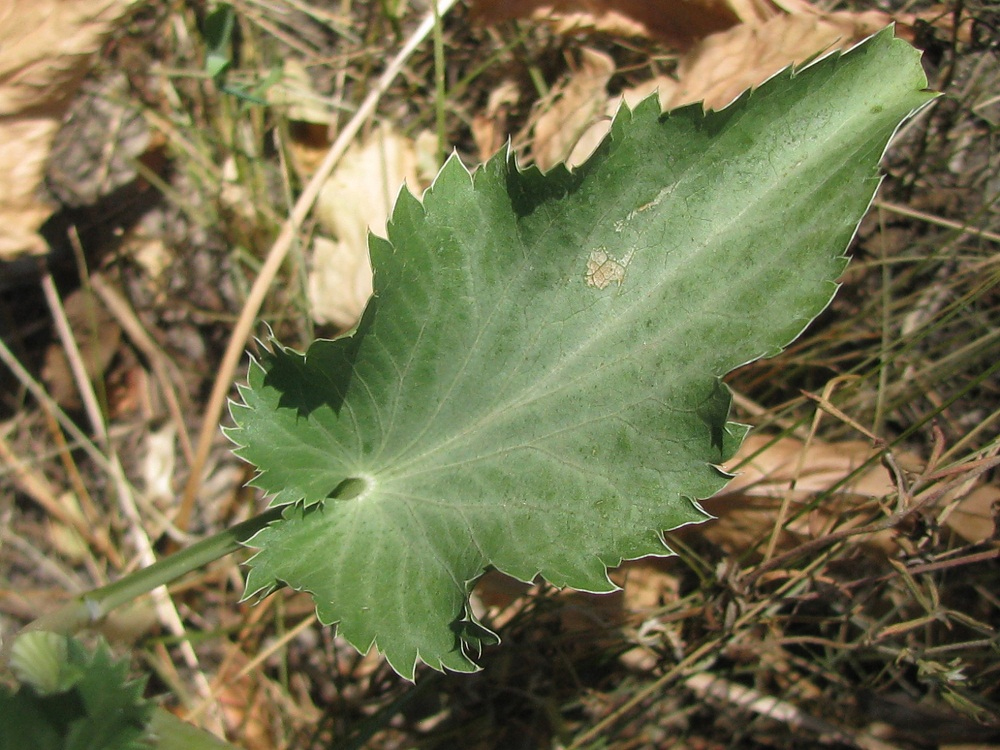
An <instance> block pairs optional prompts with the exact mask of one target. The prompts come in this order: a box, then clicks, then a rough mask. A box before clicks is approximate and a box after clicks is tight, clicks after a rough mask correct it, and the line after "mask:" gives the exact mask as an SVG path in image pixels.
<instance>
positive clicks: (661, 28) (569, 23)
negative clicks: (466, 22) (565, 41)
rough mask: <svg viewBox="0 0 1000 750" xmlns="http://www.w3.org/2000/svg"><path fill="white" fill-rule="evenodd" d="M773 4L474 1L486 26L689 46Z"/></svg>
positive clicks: (746, 0)
mask: <svg viewBox="0 0 1000 750" xmlns="http://www.w3.org/2000/svg"><path fill="white" fill-rule="evenodd" d="M777 12H778V10H777V6H776V5H775V4H774V3H772V2H769V0H512V1H511V2H496V1H495V0H476V2H473V3H472V13H473V17H474V18H476V19H477V20H479V21H481V22H483V23H500V22H502V21H508V20H511V19H513V18H531V19H532V20H535V21H549V22H552V23H554V24H555V26H556V30H557V31H560V32H563V33H570V32H578V31H581V30H593V31H600V32H603V33H608V34H614V35H616V36H652V37H656V38H658V39H660V40H662V41H665V42H667V43H669V44H672V45H674V46H676V47H678V48H681V49H683V48H685V47H687V46H689V45H690V44H692V43H693V42H695V41H696V40H698V39H701V38H702V37H704V36H707V35H708V34H712V33H714V32H716V31H721V30H723V29H728V28H730V27H732V26H734V25H736V24H738V23H740V22H745V21H750V20H765V19H767V18H769V17H771V16H772V15H774V14H775V13H777Z"/></svg>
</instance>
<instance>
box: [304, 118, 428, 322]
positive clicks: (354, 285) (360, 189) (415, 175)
mask: <svg viewBox="0 0 1000 750" xmlns="http://www.w3.org/2000/svg"><path fill="white" fill-rule="evenodd" d="M419 165H420V156H419V154H418V146H417V144H416V143H415V142H414V141H412V140H410V139H409V138H406V137H404V136H402V135H400V134H398V133H396V132H395V131H393V130H391V129H390V128H388V127H382V128H379V129H378V130H376V131H375V133H374V134H373V135H372V136H371V137H369V138H368V139H367V140H366V141H365V142H364V143H362V144H360V145H355V146H352V148H351V149H349V150H348V152H347V153H346V154H345V155H344V158H343V159H342V160H341V162H340V165H339V166H338V167H337V169H336V171H335V172H334V173H333V175H332V176H331V177H330V179H329V180H328V181H327V182H326V184H325V185H324V186H323V189H322V190H321V192H320V195H319V199H318V200H317V201H316V207H315V209H314V210H315V215H316V218H317V219H318V221H319V223H320V226H321V227H322V228H323V229H324V230H325V231H327V232H329V233H331V234H332V235H333V236H334V237H335V238H336V239H335V240H334V239H331V238H329V237H323V236H317V237H316V239H315V240H314V242H313V250H312V262H311V268H310V270H309V278H308V289H309V303H310V306H311V309H312V316H313V319H314V320H316V322H318V323H332V324H333V325H336V326H338V327H340V328H349V327H350V326H352V325H354V323H356V322H357V320H358V317H359V316H360V315H361V311H362V310H363V309H364V306H365V303H366V302H367V301H368V298H369V297H370V296H371V293H372V269H371V263H370V261H369V259H368V229H369V227H370V228H371V231H372V232H374V233H375V234H384V233H385V222H386V219H387V218H388V216H389V210H390V209H391V208H392V205H393V202H394V201H395V199H396V195H397V193H398V191H399V186H400V185H401V184H402V183H403V182H404V181H405V182H406V183H407V184H408V185H409V187H410V190H412V191H413V192H414V193H416V194H419V192H420V189H419V188H420V183H419V175H420V169H419Z"/></svg>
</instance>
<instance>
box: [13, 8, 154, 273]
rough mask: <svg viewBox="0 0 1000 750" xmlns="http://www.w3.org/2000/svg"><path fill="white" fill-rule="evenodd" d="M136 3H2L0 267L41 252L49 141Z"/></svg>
mask: <svg viewBox="0 0 1000 750" xmlns="http://www.w3.org/2000/svg"><path fill="white" fill-rule="evenodd" d="M136 3H137V0H103V1H101V0H97V1H95V0H36V1H35V2H32V3H23V2H18V0H0V173H2V174H3V175H4V180H3V181H2V184H0V260H11V259H13V258H16V257H18V256H20V255H24V254H29V253H36V254H37V253H42V252H44V251H45V249H46V246H45V243H44V242H43V241H42V240H41V238H39V237H38V235H37V234H36V231H37V229H38V228H39V227H40V226H41V225H42V223H43V222H44V221H45V219H46V218H47V217H48V215H49V214H50V213H51V211H52V207H51V205H50V204H49V203H48V202H47V201H46V200H45V199H44V198H42V197H40V196H39V195H38V189H39V186H40V185H41V183H42V179H43V176H44V174H45V165H46V162H47V160H48V156H49V149H50V147H51V144H52V139H53V138H54V137H55V135H56V132H57V130H58V129H59V125H60V123H61V121H62V118H63V115H64V114H65V113H66V109H67V107H68V106H69V103H70V101H71V99H72V97H73V95H74V94H75V93H76V90H77V89H78V88H79V85H80V82H81V81H82V80H83V77H84V75H85V74H86V72H87V70H88V67H89V64H90V60H91V57H92V55H93V54H94V53H95V52H96V51H97V50H98V49H99V48H100V45H101V43H102V42H103V40H104V38H105V37H106V36H107V34H108V33H109V32H110V31H111V30H112V29H113V28H114V27H115V24H116V23H117V22H118V20H119V19H120V18H121V16H122V15H124V14H125V13H126V12H127V11H128V9H129V8H130V7H131V6H133V5H135V4H136Z"/></svg>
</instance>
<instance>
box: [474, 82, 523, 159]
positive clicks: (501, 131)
mask: <svg viewBox="0 0 1000 750" xmlns="http://www.w3.org/2000/svg"><path fill="white" fill-rule="evenodd" d="M520 98H521V92H520V91H519V90H518V87H517V84H516V83H514V82H513V81H504V82H503V83H501V84H500V85H499V86H498V87H497V88H496V89H494V90H493V92H492V93H491V94H490V98H489V99H488V100H487V102H486V109H485V110H484V111H483V112H480V113H477V114H475V115H473V117H472V138H473V140H475V142H476V151H477V153H478V155H479V161H481V162H483V161H486V160H487V159H489V158H490V157H491V156H493V154H495V153H496V152H497V151H499V150H500V147H501V146H503V144H504V141H506V140H507V113H508V111H509V109H510V108H511V107H512V106H513V105H515V104H517V103H518V101H519V100H520Z"/></svg>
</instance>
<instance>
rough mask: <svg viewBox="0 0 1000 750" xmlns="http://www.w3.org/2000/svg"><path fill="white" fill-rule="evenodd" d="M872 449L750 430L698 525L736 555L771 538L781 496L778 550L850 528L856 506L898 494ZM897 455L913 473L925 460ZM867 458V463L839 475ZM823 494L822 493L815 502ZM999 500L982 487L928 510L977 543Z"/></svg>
mask: <svg viewBox="0 0 1000 750" xmlns="http://www.w3.org/2000/svg"><path fill="white" fill-rule="evenodd" d="M874 455H875V452H874V451H873V449H872V447H871V444H870V443H868V442H865V441H844V442H839V443H826V442H822V441H812V442H810V443H808V444H807V443H804V442H803V441H801V440H798V439H797V438H792V437H786V438H780V439H777V440H775V439H774V438H771V437H768V436H767V435H751V436H750V437H748V438H747V439H746V441H745V442H744V443H743V446H742V447H741V448H740V451H739V452H738V454H737V455H736V456H735V457H734V458H733V460H732V461H730V462H729V464H728V466H730V467H738V468H736V469H735V470H736V471H737V472H738V473H737V476H736V477H735V478H734V479H733V480H732V482H730V483H729V485H728V486H727V487H726V489H725V490H723V492H721V493H720V494H718V495H716V496H715V497H713V498H710V499H708V500H706V501H704V502H703V503H702V504H703V506H704V507H705V509H706V510H707V511H708V512H710V513H712V514H713V515H716V516H718V517H719V520H718V521H715V522H712V523H709V524H706V525H705V526H702V527H699V529H701V530H703V532H704V534H705V536H707V537H708V538H709V539H710V540H712V541H713V542H714V543H716V544H718V545H719V546H721V547H722V548H723V549H725V550H727V551H729V552H732V553H734V554H735V553H740V552H743V551H746V550H748V549H750V548H752V547H754V546H755V545H757V544H759V543H760V542H761V540H766V539H768V538H769V537H770V535H771V534H772V532H773V529H774V527H775V524H776V523H777V522H778V517H779V515H780V509H781V506H782V503H784V502H787V503H788V507H787V515H786V517H787V519H788V521H787V522H786V523H785V524H784V527H783V528H782V530H781V531H780V532H779V536H778V542H777V548H778V549H779V550H787V549H791V548H792V547H794V546H796V545H798V544H801V543H802V542H803V541H806V540H809V539H815V538H818V537H820V536H822V535H823V534H826V533H829V532H830V531H831V530H832V529H833V528H834V527H836V528H837V529H844V528H847V525H851V524H856V523H858V522H859V521H858V518H859V517H858V515H857V511H858V510H859V509H861V508H862V507H867V508H869V509H872V508H873V507H875V505H874V504H875V503H878V502H879V501H881V500H882V499H883V498H887V497H890V496H892V495H893V493H895V492H896V486H895V483H894V481H893V478H892V476H891V475H890V473H889V471H888V470H887V469H886V468H885V467H884V466H883V465H882V464H881V463H880V462H878V461H871V459H872V457H873V456H874ZM895 458H896V461H897V463H899V464H900V465H901V466H903V467H905V468H906V469H907V470H911V471H918V470H919V469H920V467H921V465H922V462H921V461H920V460H919V459H918V458H917V457H915V456H912V455H907V454H896V455H895ZM866 464H867V468H864V469H863V470H862V471H860V472H859V473H858V474H857V475H856V476H854V477H852V478H851V479H850V480H849V481H846V482H845V481H844V480H846V479H847V477H849V476H850V475H852V474H853V473H854V472H855V471H856V470H857V469H859V467H862V466H865V465H866ZM841 482H844V484H842V485H840V483H841ZM838 485H840V486H838ZM835 487H836V489H832V488H835ZM820 495H826V497H825V498H824V500H823V502H822V504H820V505H816V506H815V507H813V506H814V501H815V499H816V497H818V496H820ZM997 501H1000V490H998V489H997V488H995V487H991V486H988V485H983V486H980V487H978V488H976V489H975V490H973V491H972V492H970V493H968V494H961V495H958V496H952V495H949V496H946V497H944V498H942V500H941V501H940V502H939V503H938V505H937V506H936V508H928V509H927V512H930V513H933V512H935V510H936V511H937V512H939V513H940V518H939V521H940V523H942V524H944V525H947V526H948V527H949V528H950V529H951V530H952V531H954V532H955V533H956V534H958V535H959V536H960V537H962V538H963V539H965V540H966V541H968V542H973V543H975V542H981V541H984V540H986V539H988V538H990V536H991V535H992V533H993V516H992V506H993V503H994V502H997ZM696 533H698V532H696ZM858 541H859V542H862V543H864V544H865V545H867V546H869V547H872V548H877V549H880V550H882V551H883V552H885V553H886V554H890V553H893V552H895V551H896V550H897V549H898V548H897V545H896V542H895V541H894V537H893V534H892V532H890V531H885V532H883V533H880V534H874V535H866V536H864V537H863V538H859V540H858Z"/></svg>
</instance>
